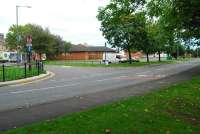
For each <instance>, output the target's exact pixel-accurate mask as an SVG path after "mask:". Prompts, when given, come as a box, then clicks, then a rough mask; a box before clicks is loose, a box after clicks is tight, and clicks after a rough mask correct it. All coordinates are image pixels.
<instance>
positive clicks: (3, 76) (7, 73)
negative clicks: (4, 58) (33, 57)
mask: <svg viewBox="0 0 200 134" xmlns="http://www.w3.org/2000/svg"><path fill="white" fill-rule="evenodd" d="M42 73H45V70H44V64H43V62H35V63H30V64H29V63H22V64H16V63H14V64H13V63H3V64H1V65H0V82H5V81H11V80H18V79H23V78H28V77H32V76H37V75H40V74H42Z"/></svg>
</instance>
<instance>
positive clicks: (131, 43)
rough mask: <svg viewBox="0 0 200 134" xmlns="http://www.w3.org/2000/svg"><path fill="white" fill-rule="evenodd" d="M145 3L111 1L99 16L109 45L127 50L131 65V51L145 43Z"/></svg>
mask: <svg viewBox="0 0 200 134" xmlns="http://www.w3.org/2000/svg"><path fill="white" fill-rule="evenodd" d="M144 3H145V0H111V2H110V4H108V5H107V6H106V7H104V8H100V9H99V13H98V15H97V18H98V20H99V21H101V31H102V32H103V35H104V37H105V38H106V39H107V40H108V43H109V44H111V45H112V47H120V48H122V49H124V50H127V51H128V53H129V63H131V62H132V58H131V49H133V48H137V47H138V46H140V45H141V44H142V43H144V37H145V30H144V29H145V27H144V25H145V19H144V18H145V15H144V12H143V11H142V10H141V8H142V7H143V6H144Z"/></svg>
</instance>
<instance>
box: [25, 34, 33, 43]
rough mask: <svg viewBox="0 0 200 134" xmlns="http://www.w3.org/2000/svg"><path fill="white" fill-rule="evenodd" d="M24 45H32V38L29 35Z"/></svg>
mask: <svg viewBox="0 0 200 134" xmlns="http://www.w3.org/2000/svg"><path fill="white" fill-rule="evenodd" d="M26 43H27V44H32V36H31V35H28V36H27V37H26Z"/></svg>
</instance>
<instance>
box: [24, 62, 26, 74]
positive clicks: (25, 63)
mask: <svg viewBox="0 0 200 134" xmlns="http://www.w3.org/2000/svg"><path fill="white" fill-rule="evenodd" d="M24 77H25V78H26V63H24Z"/></svg>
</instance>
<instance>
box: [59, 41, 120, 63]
mask: <svg viewBox="0 0 200 134" xmlns="http://www.w3.org/2000/svg"><path fill="white" fill-rule="evenodd" d="M104 52H107V53H116V51H115V50H113V49H111V48H108V47H104V46H87V45H82V44H79V45H72V46H71V48H70V49H69V52H68V53H67V54H66V55H65V54H64V53H63V54H61V55H59V56H57V57H56V60H102V58H103V54H104Z"/></svg>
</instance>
